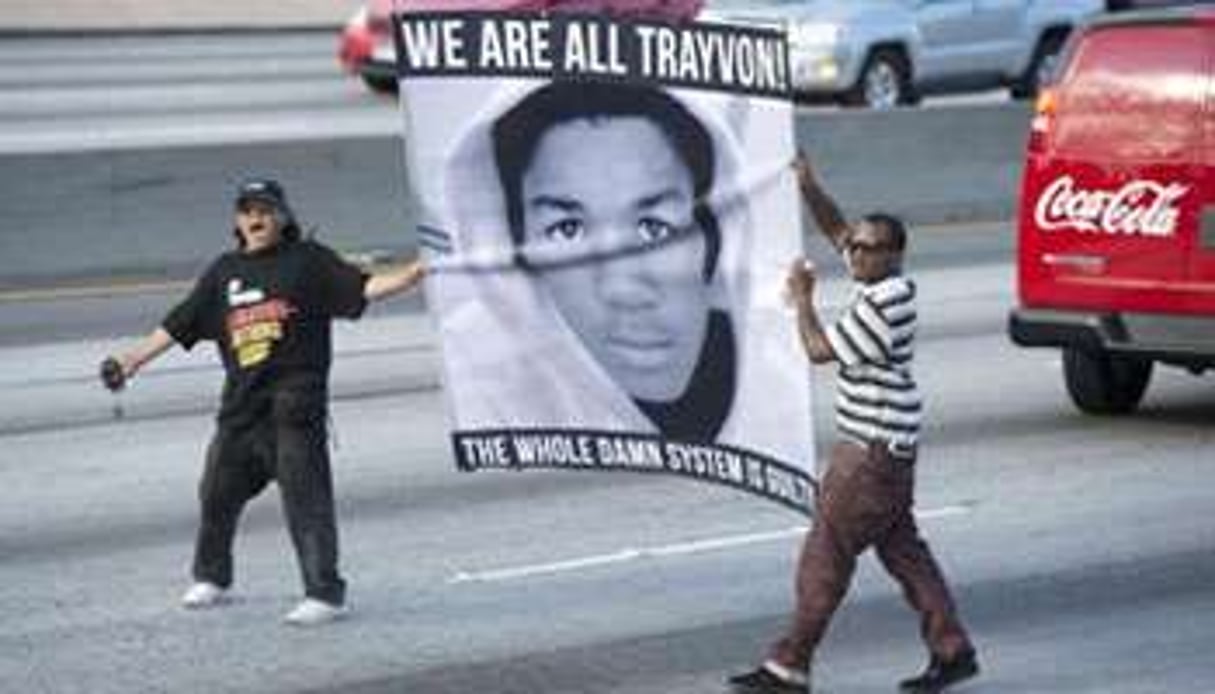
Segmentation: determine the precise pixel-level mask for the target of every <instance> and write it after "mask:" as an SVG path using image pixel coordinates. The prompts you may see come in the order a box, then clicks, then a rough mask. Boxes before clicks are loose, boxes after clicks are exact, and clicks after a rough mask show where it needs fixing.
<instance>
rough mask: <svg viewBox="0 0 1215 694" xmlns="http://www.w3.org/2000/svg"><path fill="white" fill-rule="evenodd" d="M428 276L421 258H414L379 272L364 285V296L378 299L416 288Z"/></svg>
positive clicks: (372, 299)
mask: <svg viewBox="0 0 1215 694" xmlns="http://www.w3.org/2000/svg"><path fill="white" fill-rule="evenodd" d="M425 276H426V266H425V265H423V264H422V261H421V260H412V261H410V262H408V263H406V264H404V265H401V266H399V267H396V268H393V269H391V270H384V271H382V272H377V273H375V274H373V275H371V277H369V278H368V279H367V283H366V284H364V285H363V296H365V297H366V298H367V300H368V301H376V300H379V299H383V298H386V297H389V296H392V295H394V294H400V293H401V292H404V291H408V290H410V289H412V288H414V287H415V286H416V285H417V284H418V283H419V282H421V281H422V278H423V277H425Z"/></svg>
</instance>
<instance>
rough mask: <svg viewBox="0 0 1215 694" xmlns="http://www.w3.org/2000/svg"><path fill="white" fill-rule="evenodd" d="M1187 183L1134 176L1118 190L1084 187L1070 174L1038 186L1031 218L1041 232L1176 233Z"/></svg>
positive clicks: (1159, 234)
mask: <svg viewBox="0 0 1215 694" xmlns="http://www.w3.org/2000/svg"><path fill="white" fill-rule="evenodd" d="M1189 190H1190V187H1189V186H1186V185H1182V184H1180V183H1168V184H1163V183H1157V182H1156V181H1146V180H1142V179H1140V180H1134V181H1130V182H1128V183H1126V184H1125V185H1123V186H1122V187H1121V188H1119V189H1118V190H1113V191H1111V190H1084V189H1082V188H1077V187H1076V181H1075V180H1074V179H1073V178H1072V177H1071V176H1061V177H1059V178H1057V179H1055V180H1054V181H1053V182H1052V183H1051V184H1050V185H1048V186H1047V187H1046V189H1045V190H1044V191H1042V195H1040V196H1039V197H1038V204H1037V206H1036V207H1035V208H1034V222H1035V223H1037V225H1038V228H1039V229H1042V230H1043V231H1056V230H1059V229H1074V230H1076V231H1091V232H1097V231H1101V232H1105V233H1107V234H1122V235H1126V236H1136V235H1138V236H1153V237H1168V236H1172V235H1174V234H1175V233H1177V218H1178V217H1179V216H1180V215H1181V208H1180V205H1179V204H1178V202H1179V201H1180V199H1181V197H1182V196H1183V195H1185V194H1186V193H1187V192H1189Z"/></svg>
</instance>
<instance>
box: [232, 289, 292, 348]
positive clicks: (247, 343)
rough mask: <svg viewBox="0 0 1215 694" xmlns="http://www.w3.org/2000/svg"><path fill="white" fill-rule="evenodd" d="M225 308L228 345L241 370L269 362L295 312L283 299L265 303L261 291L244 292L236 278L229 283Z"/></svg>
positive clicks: (247, 290) (249, 290)
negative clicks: (226, 312)
mask: <svg viewBox="0 0 1215 694" xmlns="http://www.w3.org/2000/svg"><path fill="white" fill-rule="evenodd" d="M228 306H229V307H230V311H229V312H228V316H227V319H226V320H225V325H226V327H227V331H228V344H229V345H231V349H232V353H233V355H234V356H235V357H236V363H237V364H238V365H239V366H240V367H241V368H242V369H248V368H251V367H254V366H257V365H258V364H261V363H262V362H264V361H266V360H267V359H269V358H270V354H271V353H272V352H273V350H274V343H276V342H278V341H279V340H281V339H283V325H284V324H285V323H286V322H287V320H288V319H289V318H290V317H291V314H292V313H294V312H295V309H294V307H292V306H291V304H290V303H288V302H287V301H285V300H283V299H266V294H265V292H264V291H262V290H261V289H259V288H257V287H250V288H245V287H244V283H243V282H242V281H241V280H240V279H239V278H235V279H232V280H230V281H229V282H228Z"/></svg>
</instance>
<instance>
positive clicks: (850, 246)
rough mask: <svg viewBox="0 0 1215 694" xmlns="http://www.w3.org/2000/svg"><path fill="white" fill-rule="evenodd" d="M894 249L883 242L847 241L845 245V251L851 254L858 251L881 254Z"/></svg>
mask: <svg viewBox="0 0 1215 694" xmlns="http://www.w3.org/2000/svg"><path fill="white" fill-rule="evenodd" d="M892 248H894V246H893V245H891V244H889V243H883V242H866V241H847V242H845V243H844V249H845V250H847V251H848V252H849V253H852V252H856V251H864V252H866V253H880V252H881V251H888V250H891V249H892Z"/></svg>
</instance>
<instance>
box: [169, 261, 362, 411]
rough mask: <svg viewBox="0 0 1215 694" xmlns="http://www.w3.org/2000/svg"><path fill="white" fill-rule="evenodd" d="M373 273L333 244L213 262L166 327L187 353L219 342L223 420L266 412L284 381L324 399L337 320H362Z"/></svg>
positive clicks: (175, 309) (170, 315) (172, 315)
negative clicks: (198, 345)
mask: <svg viewBox="0 0 1215 694" xmlns="http://www.w3.org/2000/svg"><path fill="white" fill-rule="evenodd" d="M366 282H367V275H366V274H364V273H363V272H362V271H361V270H359V269H358V268H357V267H355V266H354V265H351V264H349V263H347V262H346V261H344V260H342V259H341V258H340V257H338V255H337V254H336V253H334V252H333V251H332V250H331V249H329V248H328V247H326V246H323V245H321V244H319V243H315V242H312V241H286V242H283V243H281V244H279V245H277V246H275V247H274V248H270V249H267V250H265V251H261V252H258V253H243V252H239V251H233V252H230V253H225V254H224V255H222V256H220V257H219V258H217V259H216V260H215V262H213V263H211V266H210V267H209V268H207V270H206V272H204V273H203V275H202V277H200V278H199V279H198V282H197V283H196V284H195V285H194V289H193V291H191V292H190V295H189V296H187V297H186V298H185V300H183V301H182V302H181V303H180V304H178V305H177V306H176V307H174V308H173V310H171V311H170V312H169V314H168V315H167V316H165V319H164V321H163V322H162V324H161V325H162V326H163V327H164V329H165V330H166V331H168V333H169V334H170V335H172V336H173V339H174V340H176V341H177V342H178V343H179V344H181V346H182V347H184V348H186V349H187V350H188V349H190V348H192V347H193V346H194V344H195V343H197V342H198V341H200V340H210V341H214V342H215V343H216V345H217V347H218V349H219V353H220V357H221V358H222V359H223V364H224V371H225V373H226V376H227V378H226V379H225V382H224V392H223V401H222V404H221V406H220V411H219V419H220V420H221V421H226V422H245V421H250V420H252V419H255V418H257V417H259V416H261V415H263V414H265V413H266V412H267V411H268V410H269V408H270V407H271V405H272V402H273V396H274V391H275V389H276V388H279V387H281V386H283V385H284V384H291V385H292V386H293V387H303V388H313V389H315V390H316V392H317V394H318V395H319V396H320V397H321V398H322V399H323V398H324V395H325V390H326V386H327V383H328V377H329V364H330V362H331V361H332V359H333V341H332V335H331V329H330V325H331V322H332V319H333V318H334V317H344V318H357V317H359V316H360V315H361V314H362V312H363V309H364V308H365V307H366V305H367V300H366V299H365V298H364V295H363V287H364V285H365V284H366Z"/></svg>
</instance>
